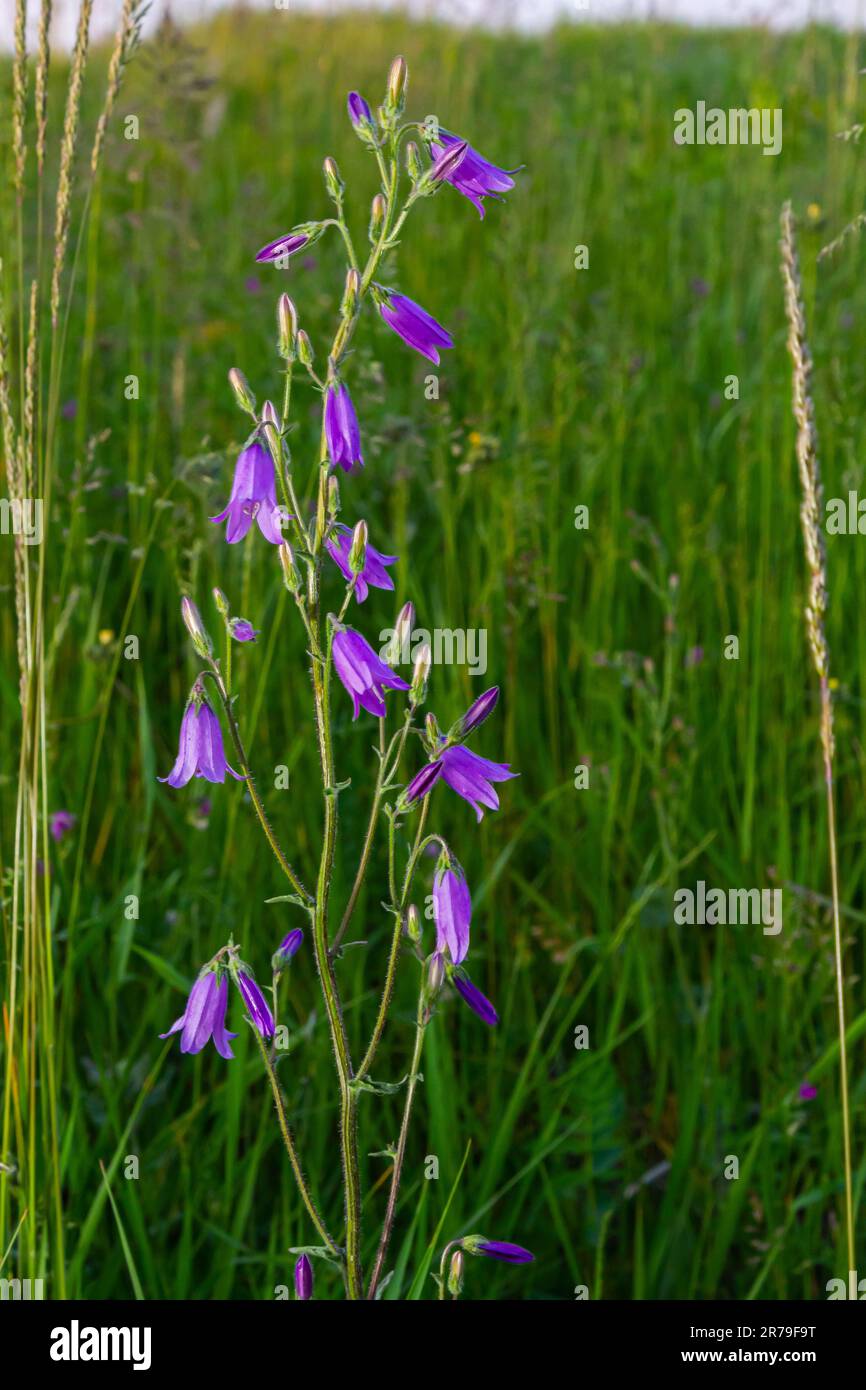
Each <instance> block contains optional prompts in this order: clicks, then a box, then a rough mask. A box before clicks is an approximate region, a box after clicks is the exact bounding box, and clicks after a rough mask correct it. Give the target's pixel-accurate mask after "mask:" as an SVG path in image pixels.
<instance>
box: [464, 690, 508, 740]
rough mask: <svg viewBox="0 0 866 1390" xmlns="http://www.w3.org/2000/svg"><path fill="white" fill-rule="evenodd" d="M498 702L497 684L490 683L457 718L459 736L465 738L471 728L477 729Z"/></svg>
mask: <svg viewBox="0 0 866 1390" xmlns="http://www.w3.org/2000/svg"><path fill="white" fill-rule="evenodd" d="M498 703H499V686H498V685H492V686H491V687H490V689H489V690H485V692H484V694H483V695H479V696H478V699H477V700H473V701H472V704H471V705H470V706H469V708H468V710H467V711H466V713H465V714H464V716H463V718H462V719H460V720H458V728H459V737H460V738H465V737H466V735H467V734H471V733H472V730H473V729H477V728H478V725H479V724H483V723H484V721H485V719H487V717H488V716H489V715H491V714H492V713H493V711H494V710H495V708H496V706H497V704H498Z"/></svg>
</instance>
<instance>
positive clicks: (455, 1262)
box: [448, 1250, 464, 1298]
mask: <svg viewBox="0 0 866 1390" xmlns="http://www.w3.org/2000/svg"><path fill="white" fill-rule="evenodd" d="M463 1265H464V1258H463V1251H462V1250H455V1251H454V1253H453V1255H452V1256H451V1264H450V1266H449V1269H448V1292H449V1293H450V1294H451V1295H452V1296H453V1297H454V1298H457V1297H459V1295H460V1294H461V1293H462V1291H463Z"/></svg>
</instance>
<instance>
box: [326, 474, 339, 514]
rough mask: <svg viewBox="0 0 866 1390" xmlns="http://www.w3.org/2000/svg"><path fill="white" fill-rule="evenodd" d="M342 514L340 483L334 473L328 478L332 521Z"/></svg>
mask: <svg viewBox="0 0 866 1390" xmlns="http://www.w3.org/2000/svg"><path fill="white" fill-rule="evenodd" d="M339 515H340V484H339V483H338V482H337V479H336V478H335V477H334V475H333V473H332V474H331V476H330V478H329V479H328V516H329V517H330V518H331V520H332V521H334V520H336V518H337V517H338V516H339Z"/></svg>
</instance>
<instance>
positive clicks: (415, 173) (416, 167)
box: [406, 140, 424, 183]
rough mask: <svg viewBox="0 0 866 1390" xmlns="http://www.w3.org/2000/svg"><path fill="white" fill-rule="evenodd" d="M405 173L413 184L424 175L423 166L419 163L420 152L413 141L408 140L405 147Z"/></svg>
mask: <svg viewBox="0 0 866 1390" xmlns="http://www.w3.org/2000/svg"><path fill="white" fill-rule="evenodd" d="M406 172H407V173H408V175H409V177H410V179H411V180H412V182H413V183H417V182H418V180H419V179H420V177H421V175H422V174H423V173H424V165H423V164H422V163H421V151H420V150H419V149H418V146H417V145H416V144H415V141H414V140H410V141H409V143H408V145H407V146H406Z"/></svg>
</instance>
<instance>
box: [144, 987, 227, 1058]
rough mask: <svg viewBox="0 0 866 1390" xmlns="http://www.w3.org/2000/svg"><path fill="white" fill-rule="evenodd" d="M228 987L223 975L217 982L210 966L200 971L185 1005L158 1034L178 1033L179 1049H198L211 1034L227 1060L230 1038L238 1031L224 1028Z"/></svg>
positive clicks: (161, 1035)
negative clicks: (228, 1031)
mask: <svg viewBox="0 0 866 1390" xmlns="http://www.w3.org/2000/svg"><path fill="white" fill-rule="evenodd" d="M228 996H229V988H228V980H227V979H226V977H225V975H223V977H222V979H221V980H220V981H219V982H218V981H217V976H216V972H215V971H213V970H209V971H208V972H207V974H205V975H199V977H198V979H197V980H196V982H195V984H194V985H193V987H192V989H191V990H190V995H189V999H188V1000H187V1005H186V1008H185V1009H184V1011H183V1013H182V1014H181V1016H180V1018H179V1019H177V1020H176V1021H175V1022H174V1023H173V1024H172V1025H171V1027H170V1028H169V1030H168V1032H167V1033H160V1035H159V1036H160V1037H161V1038H170V1037H171V1035H172V1033H180V1050H181V1052H201V1050H202V1048H203V1047H205V1045H206V1044H207V1042H208V1041H209V1040H210V1039H211V1038H212V1039H213V1045H214V1047H215V1048H216V1050H217V1052H218V1053H219V1055H220V1056H221V1057H225V1058H226V1060H227V1061H228V1060H230V1059H231V1058H232V1057H234V1053H233V1052H232V1050H231V1047H230V1046H229V1039H230V1038H236V1037H237V1033H227V1032H226V1004H227V1003H228Z"/></svg>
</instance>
